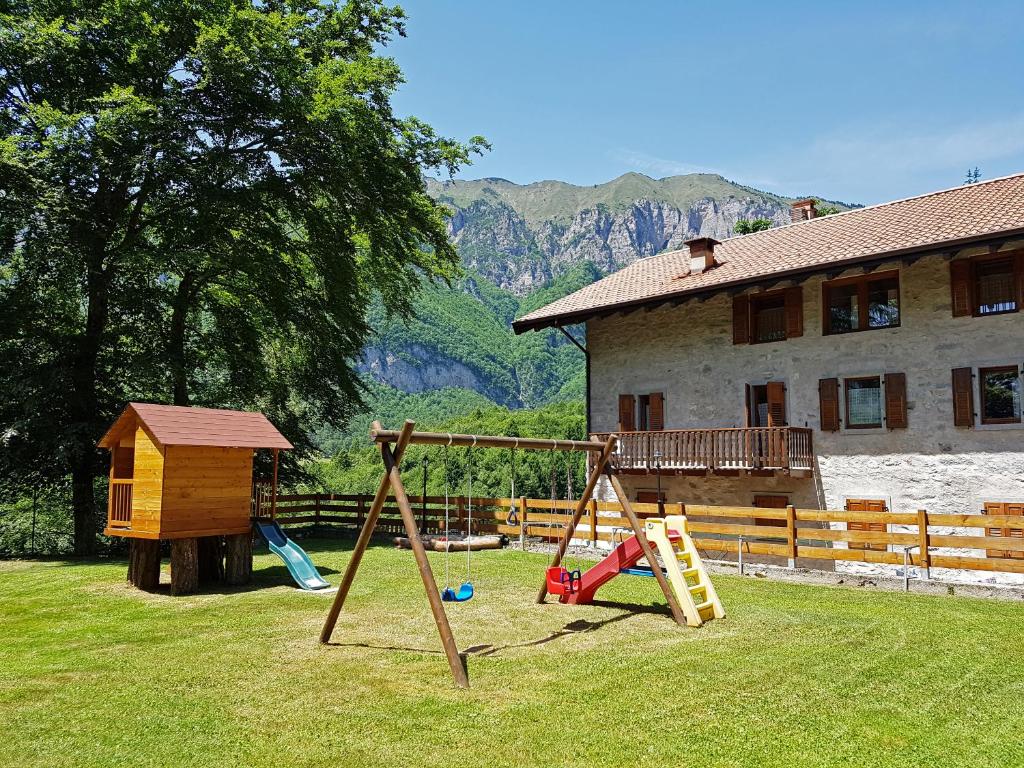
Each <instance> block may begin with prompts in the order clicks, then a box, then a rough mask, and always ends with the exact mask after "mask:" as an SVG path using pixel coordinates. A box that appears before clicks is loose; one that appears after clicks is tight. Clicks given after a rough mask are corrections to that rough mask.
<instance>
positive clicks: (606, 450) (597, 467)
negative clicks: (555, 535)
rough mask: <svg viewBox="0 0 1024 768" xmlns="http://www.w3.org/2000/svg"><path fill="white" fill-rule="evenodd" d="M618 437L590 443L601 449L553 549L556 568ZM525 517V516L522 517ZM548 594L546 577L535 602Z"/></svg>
mask: <svg viewBox="0 0 1024 768" xmlns="http://www.w3.org/2000/svg"><path fill="white" fill-rule="evenodd" d="M617 441H618V438H617V437H616V436H615V435H609V436H608V439H607V440H605V441H604V442H601V441H598V440H593V441H591V443H592V444H593V445H596V446H597V447H598V448H599V449H600V450H601V455H600V456H599V457H598V459H597V462H595V464H594V469H593V470H592V471H591V473H590V477H588V478H587V485H586V487H585V488H584V489H583V493H582V495H581V496H580V499H579V501H577V502H576V509H575V510H574V511H573V513H572V520H570V521H569V525H567V526H566V528H565V535H564V536H562V538H561V539H560V540H559V542H558V549H557V550H556V551H555V557H554V559H553V560H552V561H551V567H552V568H557V567H558V566H559V565H561V564H562V558H563V557H565V551H566V550H567V549H568V548H569V542H570V541H572V535H573V533H574V532H575V531H576V526H577V525H579V523H580V518H581V517H582V516H583V513H584V512H585V511H586V509H587V507H588V506H589V505H590V497H591V496H593V495H594V488H596V487H597V481H598V479H600V477H601V473H603V472H604V470H605V467H606V466H607V465H608V461H609V459H611V457H612V454H613V453H614V452H615V444H616V442H617ZM524 519H525V518H524ZM547 596H548V581H547V577H545V578H544V582H543V583H542V584H541V586H540V592H538V593H537V602H538V603H543V602H544V598H546V597H547Z"/></svg>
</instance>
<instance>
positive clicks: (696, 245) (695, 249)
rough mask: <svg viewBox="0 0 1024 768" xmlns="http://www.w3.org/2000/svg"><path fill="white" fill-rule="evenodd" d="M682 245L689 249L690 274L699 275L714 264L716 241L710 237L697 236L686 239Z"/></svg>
mask: <svg viewBox="0 0 1024 768" xmlns="http://www.w3.org/2000/svg"><path fill="white" fill-rule="evenodd" d="M683 245H685V246H687V247H688V248H689V249H690V274H691V275H699V274H700V273H701V272H706V271H707V270H709V269H711V267H713V266H715V246H716V245H718V241H717V240H715V239H714V238H712V237H698V238H696V239H695V240H687V241H686V242H685V243H683Z"/></svg>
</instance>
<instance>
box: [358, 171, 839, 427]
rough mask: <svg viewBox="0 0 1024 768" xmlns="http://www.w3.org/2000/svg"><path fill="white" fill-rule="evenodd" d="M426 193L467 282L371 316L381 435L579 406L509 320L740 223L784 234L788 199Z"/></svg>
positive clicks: (667, 192) (702, 181)
mask: <svg viewBox="0 0 1024 768" xmlns="http://www.w3.org/2000/svg"><path fill="white" fill-rule="evenodd" d="M427 190H428V192H429V193H430V195H431V196H433V197H434V198H435V199H437V200H439V201H441V202H443V203H445V204H446V205H448V206H449V207H450V208H451V211H452V214H451V217H450V219H449V233H450V235H451V238H452V241H453V242H454V243H455V244H456V247H457V248H458V251H459V254H460V256H461V258H462V263H463V267H464V269H465V275H464V277H463V278H462V279H460V280H459V281H458V282H456V283H454V284H453V285H451V286H447V285H436V284H434V285H426V286H424V288H423V290H422V291H421V293H420V294H419V295H418V296H417V298H416V299H415V301H414V310H415V316H414V317H413V319H411V320H410V321H408V322H402V321H400V320H396V319H394V318H390V317H388V316H386V314H385V313H384V312H383V310H382V309H381V308H379V307H378V308H375V309H374V310H373V311H372V312H371V316H370V323H371V325H372V327H373V328H374V329H375V332H374V335H373V338H372V339H371V341H370V343H369V344H368V345H367V347H366V349H365V350H364V354H363V359H362V361H361V363H360V370H361V371H362V373H363V374H364V375H365V377H366V378H367V379H368V380H369V381H371V382H373V385H372V386H371V387H370V389H369V393H368V401H369V402H368V408H367V411H368V413H371V414H375V415H378V416H380V417H381V418H383V419H384V420H385V421H387V422H389V423H394V422H395V421H396V420H397V419H400V418H401V417H402V416H401V414H399V413H391V411H392V410H393V409H394V408H395V407H397V406H398V405H399V404H400V406H401V407H402V408H404V409H405V410H406V412H408V411H409V410H417V409H419V410H422V411H423V412H425V413H435V412H436V411H437V410H438V407H437V403H438V402H443V404H444V409H446V413H448V415H450V416H451V417H458V416H460V415H462V414H463V413H469V412H470V411H471V410H473V409H479V407H480V404H481V402H490V403H496V404H498V405H502V406H506V407H509V408H535V407H539V406H542V405H545V404H548V403H554V402H563V401H573V400H580V399H582V397H583V391H584V370H583V369H584V363H583V354H582V353H581V352H580V351H579V349H577V348H576V347H575V346H574V345H573V344H572V343H571V342H570V341H569V340H568V339H566V338H565V337H564V336H563V335H562V334H561V333H560V332H558V331H556V330H547V331H543V332H537V333H528V334H525V335H523V336H515V335H514V334H513V333H512V330H511V323H512V320H513V318H515V317H516V316H517V315H520V314H523V313H524V312H527V311H529V310H531V309H535V308H537V307H540V306H542V305H544V304H546V303H548V302H550V301H553V300H555V299H557V298H560V297H561V296H564V295H566V294H568V293H571V292H572V291H575V290H577V289H578V288H581V287H583V286H584V285H587V284H589V283H591V282H593V281H594V280H597V279H598V278H600V277H602V276H603V275H606V274H608V273H609V272H612V271H614V270H617V269H620V268H621V267H623V266H625V265H627V264H629V263H631V262H633V261H635V260H636V259H638V258H641V257H644V256H650V255H653V254H655V253H660V252H661V251H664V250H668V249H673V248H677V247H680V246H681V245H682V243H683V242H684V241H686V240H689V239H691V238H694V237H701V236H709V237H715V238H717V239H719V240H723V239H725V238H727V237H729V236H730V235H731V233H732V230H733V227H734V226H735V224H736V222H737V221H739V220H740V219H754V218H766V219H770V220H771V221H772V222H774V223H775V224H776V225H778V224H783V223H787V222H788V221H789V204H790V202H791V201H792V199H793V198H786V197H781V196H779V195H774V194H771V193H768V192H761V191H759V190H756V189H753V188H751V187H746V186H743V185H741V184H736V183H734V182H731V181H728V180H727V179H724V178H722V177H721V176H717V175H712V174H689V175H685V176H671V177H668V178H664V179H652V178H649V177H647V176H644V175H642V174H638V173H627V174H625V175H624V176H620V177H619V178H617V179H614V180H612V181H609V182H607V183H606V184H597V185H594V186H590V187H585V186H576V185H573V184H566V183H564V182H560V181H540V182H536V183H533V184H524V185H520V184H514V183H512V182H510V181H506V180H504V179H479V180H475V181H461V180H454V181H437V180H434V179H428V180H427ZM830 204H831V205H835V206H836V207H837V208H840V209H845V208H849V207H850V206H849V205H847V204H843V203H835V202H831V201H830ZM577 333H578V334H580V336H582V332H581V330H578V331H577ZM396 391H397V393H408V394H409V395H410V396H411V397H412V398H413V400H410V398H409V397H399V396H398V394H397V393H396ZM438 391H441V392H442V394H441V395H439V394H438ZM416 397H420V399H421V400H422V402H421V403H420V405H415V404H414V402H413V401H414V400H415V398H416ZM438 397H440V398H441V399H440V400H438ZM417 402H418V401H417Z"/></svg>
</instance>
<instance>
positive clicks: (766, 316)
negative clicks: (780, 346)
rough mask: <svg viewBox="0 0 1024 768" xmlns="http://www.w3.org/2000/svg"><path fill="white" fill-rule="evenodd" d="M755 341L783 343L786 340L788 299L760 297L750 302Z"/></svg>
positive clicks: (778, 296) (782, 297) (779, 296)
mask: <svg viewBox="0 0 1024 768" xmlns="http://www.w3.org/2000/svg"><path fill="white" fill-rule="evenodd" d="M750 305H751V306H750V315H751V318H752V320H753V326H754V329H753V330H754V341H755V342H765V341H782V340H783V339H785V338H786V299H785V297H784V296H782V295H776V296H767V297H764V298H760V297H758V298H757V299H754V300H752V301H751V302H750Z"/></svg>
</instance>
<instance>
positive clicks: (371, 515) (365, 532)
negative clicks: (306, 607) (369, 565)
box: [320, 421, 415, 643]
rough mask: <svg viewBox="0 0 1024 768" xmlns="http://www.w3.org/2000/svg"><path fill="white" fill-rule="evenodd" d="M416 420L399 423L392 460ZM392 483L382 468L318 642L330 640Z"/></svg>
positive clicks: (398, 458) (376, 426)
mask: <svg viewBox="0 0 1024 768" xmlns="http://www.w3.org/2000/svg"><path fill="white" fill-rule="evenodd" d="M414 426H415V423H414V422H412V421H407V422H405V425H404V426H403V427H402V431H401V432H400V433H399V434H398V440H397V441H396V442H395V450H394V454H393V455H394V460H395V462H396V463H397V462H399V461H401V460H402V454H404V453H405V448H406V446H407V445H409V438H410V437H411V436H412V429H413V427H414ZM373 428H374V429H380V423H378V422H376V421H375V422H373ZM390 487H391V480H390V475H389V473H388V472H385V473H384V475H383V476H382V477H381V479H380V484H379V485H378V486H377V494H376V495H375V496H374V497H373V503H372V504H371V505H370V511H369V512H368V513H367V515H366V518H365V520H364V522H363V527H362V529H361V530H360V531H359V539H358V540H357V541H356V546H355V549H353V550H352V557H351V558H350V559H349V561H348V567H347V568H345V575H344V576H343V577H342V579H341V584H340V585H339V586H338V594H336V595H335V596H334V602H333V603H332V604H331V610H330V611H328V613H327V619H326V620H325V621H324V626H323V629H322V630H321V631H320V642H321V643H329V642H330V641H331V634H332V633H333V632H334V626H335V624H337V623H338V615H339V614H340V613H341V609H342V607H343V606H344V605H345V597H346V596H347V595H348V591H349V589H350V588H351V587H352V581H353V579H355V577H356V571H357V570H359V563H360V561H362V559H363V553H364V552H365V551H366V547H367V546H368V545H369V543H370V539H371V538H372V536H373V529H374V528H375V527H376V526H377V518H378V517H380V511H381V508H382V507H383V506H384V502H385V501H386V500H387V497H388V490H389V488H390Z"/></svg>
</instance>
